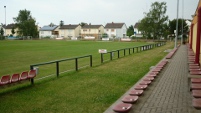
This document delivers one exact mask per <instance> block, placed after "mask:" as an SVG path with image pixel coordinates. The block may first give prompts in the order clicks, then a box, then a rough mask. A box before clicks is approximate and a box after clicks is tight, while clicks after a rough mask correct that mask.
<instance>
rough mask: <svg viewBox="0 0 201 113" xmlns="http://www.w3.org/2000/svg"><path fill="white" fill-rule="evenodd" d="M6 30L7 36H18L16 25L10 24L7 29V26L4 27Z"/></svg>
mask: <svg viewBox="0 0 201 113" xmlns="http://www.w3.org/2000/svg"><path fill="white" fill-rule="evenodd" d="M2 27H3V28H4V34H5V35H6V36H17V30H16V27H15V24H8V25H7V26H6V27H5V25H3V26H2ZM12 29H13V30H14V32H15V33H14V34H13V33H12Z"/></svg>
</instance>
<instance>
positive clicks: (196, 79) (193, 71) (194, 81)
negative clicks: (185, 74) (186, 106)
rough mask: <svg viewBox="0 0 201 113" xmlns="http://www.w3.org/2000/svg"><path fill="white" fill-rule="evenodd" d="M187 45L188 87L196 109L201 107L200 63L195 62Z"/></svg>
mask: <svg viewBox="0 0 201 113" xmlns="http://www.w3.org/2000/svg"><path fill="white" fill-rule="evenodd" d="M187 47H188V63H189V78H188V79H190V80H189V82H190V83H188V84H189V87H190V91H192V96H193V97H194V99H193V101H192V105H193V107H194V108H196V109H201V68H200V64H196V63H195V53H194V52H193V50H192V49H190V47H189V45H187Z"/></svg>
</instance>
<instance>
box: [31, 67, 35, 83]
mask: <svg viewBox="0 0 201 113" xmlns="http://www.w3.org/2000/svg"><path fill="white" fill-rule="evenodd" d="M30 70H33V66H32V65H31V66H30ZM31 84H32V85H33V84H34V79H33V78H31Z"/></svg>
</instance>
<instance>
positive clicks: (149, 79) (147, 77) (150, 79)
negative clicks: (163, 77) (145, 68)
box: [143, 76, 154, 81]
mask: <svg viewBox="0 0 201 113" xmlns="http://www.w3.org/2000/svg"><path fill="white" fill-rule="evenodd" d="M143 80H145V81H152V80H154V77H150V76H146V77H145V78H144V79H143Z"/></svg>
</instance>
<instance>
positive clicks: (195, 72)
mask: <svg viewBox="0 0 201 113" xmlns="http://www.w3.org/2000/svg"><path fill="white" fill-rule="evenodd" d="M190 74H191V75H201V71H190Z"/></svg>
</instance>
